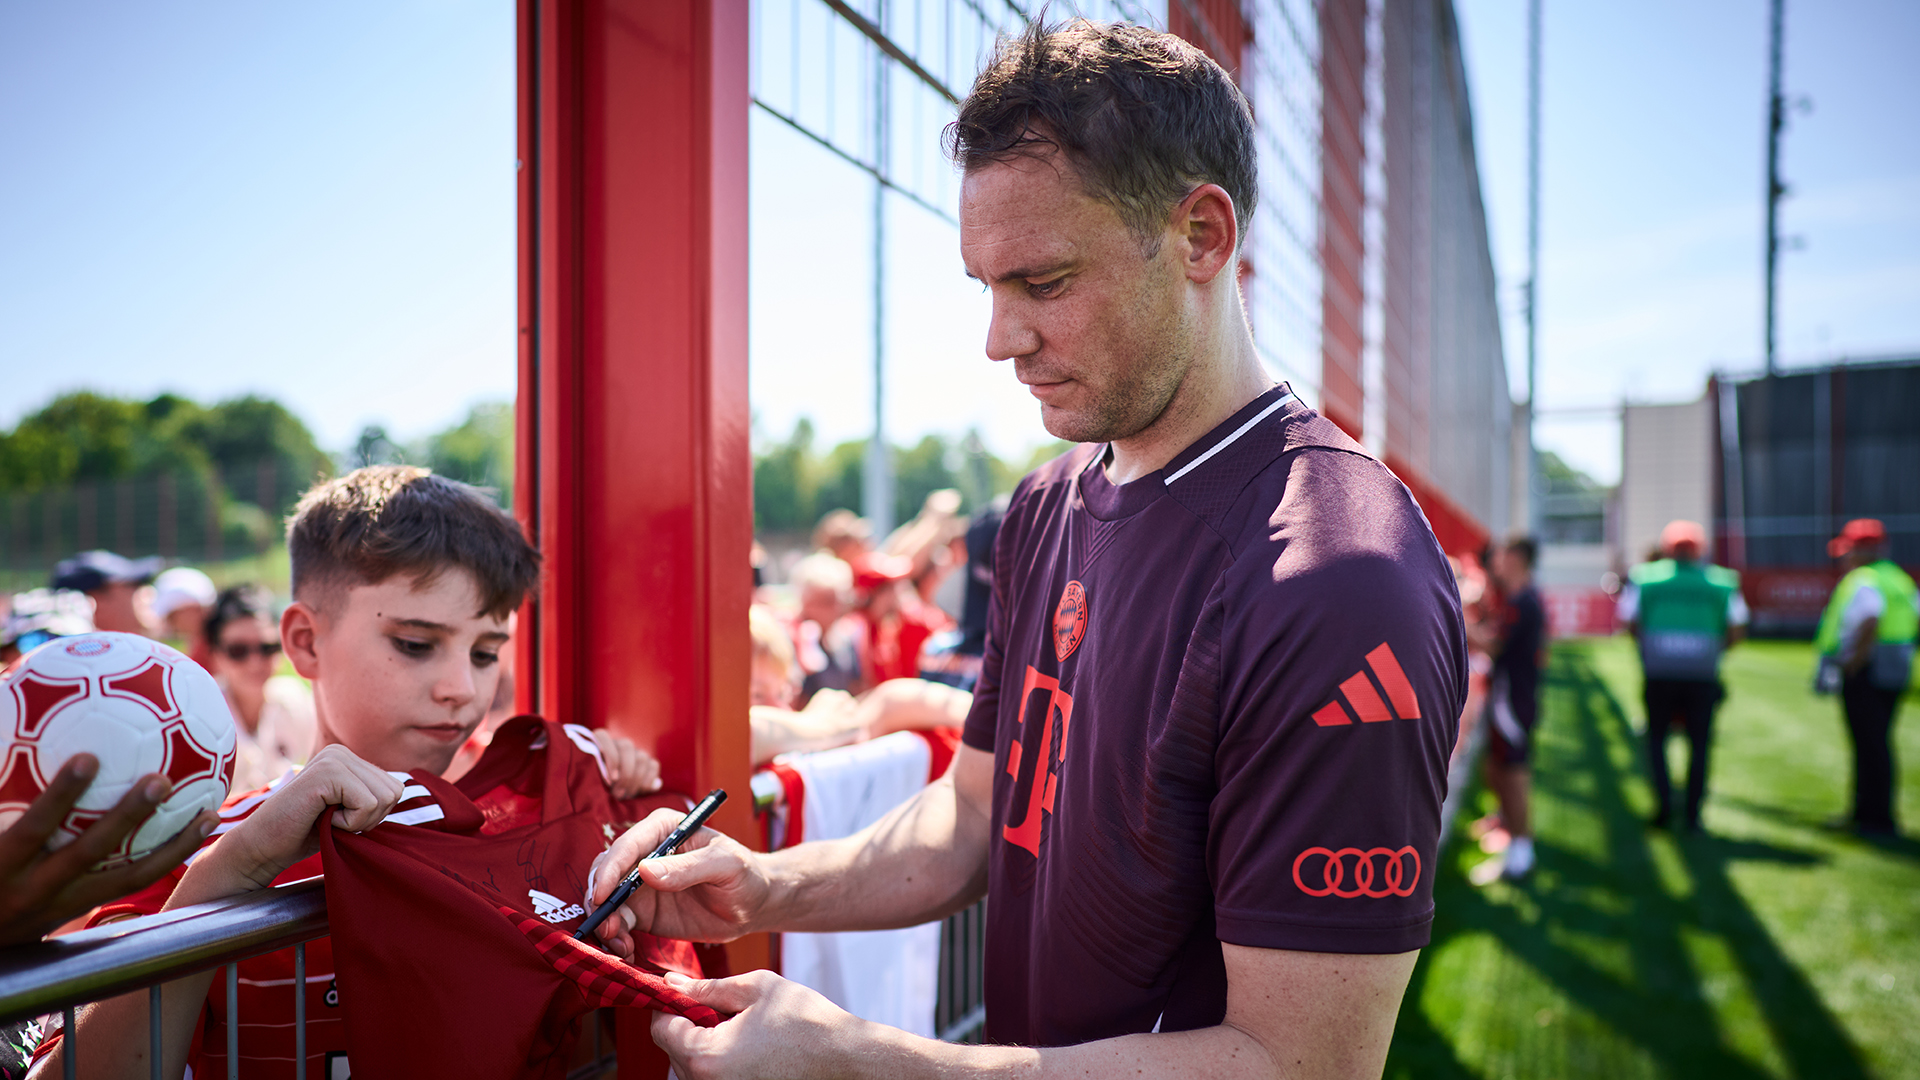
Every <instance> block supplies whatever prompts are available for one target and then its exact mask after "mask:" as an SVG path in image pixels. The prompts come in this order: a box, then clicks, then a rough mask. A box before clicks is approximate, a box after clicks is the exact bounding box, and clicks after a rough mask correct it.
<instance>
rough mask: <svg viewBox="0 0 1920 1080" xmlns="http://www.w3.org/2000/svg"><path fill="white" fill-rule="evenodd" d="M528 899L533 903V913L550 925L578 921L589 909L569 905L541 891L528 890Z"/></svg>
mask: <svg viewBox="0 0 1920 1080" xmlns="http://www.w3.org/2000/svg"><path fill="white" fill-rule="evenodd" d="M527 899H529V900H531V901H533V913H534V914H535V915H538V916H540V917H541V918H542V919H545V920H547V921H548V922H550V923H563V922H566V921H567V920H568V919H578V918H581V917H583V916H585V915H586V913H587V909H586V908H583V907H581V906H580V905H579V904H569V903H567V902H566V901H565V900H562V899H560V898H559V897H557V896H555V895H553V894H552V893H543V892H541V891H540V890H539V889H528V890H527Z"/></svg>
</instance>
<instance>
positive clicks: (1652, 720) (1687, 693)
mask: <svg viewBox="0 0 1920 1080" xmlns="http://www.w3.org/2000/svg"><path fill="white" fill-rule="evenodd" d="M1706 544H1707V533H1706V530H1705V529H1703V528H1701V527H1700V525H1698V524H1697V523H1695V522H1692V521H1673V522H1669V523H1668V524H1667V527H1666V528H1665V529H1663V530H1661V532H1660V550H1661V552H1662V553H1663V554H1664V556H1665V557H1664V558H1661V559H1658V560H1655V561H1653V562H1648V563H1642V564H1641V565H1639V566H1636V567H1634V568H1633V570H1632V571H1630V572H1629V573H1628V575H1627V586H1626V588H1624V589H1623V590H1621V594H1620V600H1619V606H1618V608H1617V609H1616V611H1617V613H1618V615H1619V617H1620V621H1622V622H1624V623H1626V624H1627V630H1628V632H1629V633H1631V634H1632V635H1633V639H1634V641H1636V642H1638V643H1639V646H1640V669H1641V672H1642V673H1643V674H1644V675H1645V677H1646V683H1645V691H1644V693H1645V700H1646V705H1647V774H1648V776H1649V777H1650V778H1651V779H1652V781H1653V796H1654V800H1655V803H1656V809H1655V811H1654V815H1653V821H1652V822H1651V824H1652V825H1653V827H1654V828H1665V827H1666V825H1667V822H1668V819H1669V818H1670V817H1671V815H1672V811H1673V785H1672V783H1671V781H1669V780H1668V778H1667V732H1668V729H1669V727H1670V725H1671V724H1672V722H1673V720H1674V719H1675V718H1676V717H1678V718H1679V719H1680V721H1681V723H1682V725H1683V726H1684V727H1685V729H1686V733H1687V751H1688V754H1687V757H1688V760H1687V805H1686V816H1685V817H1684V818H1683V819H1682V820H1681V825H1682V827H1683V828H1685V829H1686V830H1687V831H1688V832H1694V831H1697V830H1698V829H1699V828H1700V804H1701V801H1702V800H1703V799H1704V798H1705V797H1706V793H1707V758H1708V754H1709V752H1710V750H1711V748H1712V745H1713V713H1714V709H1715V708H1716V707H1718V706H1719V704H1720V702H1721V700H1722V699H1724V698H1725V697H1726V692H1727V691H1726V687H1725V686H1724V685H1723V684H1722V683H1721V682H1720V657H1721V654H1722V653H1724V652H1725V651H1726V649H1727V648H1728V647H1729V646H1732V645H1735V644H1738V643H1739V641H1740V639H1741V638H1743V637H1745V636H1746V632H1747V621H1748V613H1747V602H1746V600H1745V599H1743V598H1742V597H1741V595H1740V575H1739V574H1737V573H1735V572H1733V571H1732V570H1728V569H1726V568H1724V567H1719V566H1714V565H1712V564H1711V563H1707V562H1705V561H1703V560H1702V558H1701V555H1702V553H1703V552H1704V551H1705V550H1706Z"/></svg>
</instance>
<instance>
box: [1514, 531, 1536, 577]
mask: <svg viewBox="0 0 1920 1080" xmlns="http://www.w3.org/2000/svg"><path fill="white" fill-rule="evenodd" d="M1507 550H1508V551H1511V552H1513V553H1514V554H1515V555H1518V556H1520V557H1521V558H1523V559H1525V560H1527V569H1529V570H1534V569H1537V568H1538V567H1539V566H1540V542H1539V541H1537V540H1535V539H1534V538H1533V537H1531V536H1516V537H1514V538H1513V539H1511V540H1509V541H1507Z"/></svg>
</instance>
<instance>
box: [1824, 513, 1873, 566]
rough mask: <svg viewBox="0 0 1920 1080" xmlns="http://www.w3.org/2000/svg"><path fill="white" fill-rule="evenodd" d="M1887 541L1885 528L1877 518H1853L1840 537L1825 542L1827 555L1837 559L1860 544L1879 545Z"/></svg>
mask: <svg viewBox="0 0 1920 1080" xmlns="http://www.w3.org/2000/svg"><path fill="white" fill-rule="evenodd" d="M1886 539H1887V527H1886V526H1885V525H1882V524H1880V522H1879V520H1878V519H1877V518H1854V519H1853V520H1852V521H1849V522H1847V527H1846V528H1844V529H1841V530H1840V535H1839V536H1836V537H1834V538H1833V539H1831V540H1829V541H1827V554H1828V555H1831V556H1833V557H1834V558H1836V559H1837V558H1839V557H1840V556H1842V555H1845V554H1846V553H1847V552H1849V551H1852V550H1853V549H1854V548H1856V547H1859V546H1860V545H1861V544H1881V543H1885V542H1886Z"/></svg>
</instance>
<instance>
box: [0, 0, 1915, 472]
mask: <svg viewBox="0 0 1920 1080" xmlns="http://www.w3.org/2000/svg"><path fill="white" fill-rule="evenodd" d="M1459 12H1460V20H1461V24H1462V28H1463V33H1464V36H1465V49H1466V55H1467V59H1468V63H1469V69H1470V70H1469V77H1470V80H1471V84H1472V90H1473V94H1474V105H1475V111H1476V122H1477V141H1478V145H1479V152H1480V161H1481V169H1482V175H1483V184H1484V188H1485V191H1486V195H1487V200H1488V210H1489V216H1490V219H1491V223H1492V224H1491V228H1492V233H1493V241H1494V251H1495V266H1496V270H1497V271H1498V273H1499V275H1500V278H1501V281H1502V283H1503V290H1502V300H1503V306H1504V308H1505V309H1506V310H1507V311H1509V312H1510V313H1511V315H1512V316H1513V317H1511V318H1509V320H1508V324H1507V325H1508V330H1509V336H1508V339H1507V340H1508V352H1509V357H1510V361H1511V365H1512V367H1513V369H1514V371H1515V374H1516V378H1515V379H1514V386H1515V389H1516V391H1518V389H1519V388H1520V386H1521V385H1522V383H1521V381H1520V379H1519V378H1518V377H1517V376H1518V373H1519V364H1520V359H1521V357H1522V355H1523V353H1522V349H1523V344H1524V341H1523V338H1522V337H1521V336H1520V333H1519V322H1518V319H1517V315H1518V311H1519V307H1518V303H1517V296H1518V293H1517V288H1516V286H1517V283H1518V282H1519V281H1520V280H1521V278H1522V276H1523V274H1524V272H1525V258H1524V255H1525V247H1524V244H1525V236H1524V231H1523V230H1524V197H1525V191H1524V187H1523V185H1524V176H1525V174H1524V156H1523V155H1524V135H1525V132H1524V127H1523V124H1524V98H1523V94H1524V89H1525V67H1524V61H1525V53H1524V45H1525V3H1524V0H1459ZM512 31H513V27H512V5H511V4H510V3H507V2H504V0H489V2H485V3H477V2H467V0H387V2H381V3H372V2H365V0H356V2H342V3H334V4H328V5H306V6H296V5H263V4H251V3H236V2H216V0H208V2H203V3H196V4H194V5H192V6H191V7H188V6H186V5H160V4H133V3H98V2H93V3H89V2H73V3H61V4H42V5H28V4H12V5H5V6H0V139H4V140H5V145H6V146H7V147H8V148H9V167H8V168H7V169H5V170H0V324H4V325H5V326H7V327H8V332H7V334H6V335H5V336H4V339H0V373H4V374H3V375H0V425H10V424H11V423H13V422H14V421H15V420H17V419H18V418H19V416H21V415H22V414H24V413H25V412H27V411H30V410H31V409H33V408H35V407H37V406H39V405H40V404H42V403H44V402H45V401H46V400H47V399H48V398H49V397H50V396H52V395H53V394H54V393H56V392H58V391H60V390H64V389H71V388H76V387H82V386H86V387H92V388H97V389H103V390H108V391H112V392H117V393H127V394H140V395H145V394H150V393H154V392H157V391H159V390H161V389H172V390H177V391H180V392H183V393H187V394H190V395H192V396H195V397H198V398H201V399H206V400H211V399H216V398H221V397H226V396H230V395H233V394H238V393H244V392H249V391H252V392H261V393H268V394H272V395H274V396H277V397H280V398H281V399H283V400H285V401H286V402H288V403H289V404H290V405H291V406H293V407H294V408H295V409H296V411H298V412H299V413H300V414H301V415H302V416H303V417H305V418H306V419H307V421H308V422H309V423H310V424H311V425H312V426H313V427H314V429H315V431H316V433H317V434H318V435H319V437H320V439H321V441H322V443H323V444H324V445H327V446H329V447H333V448H338V447H342V446H344V445H346V444H347V443H349V442H350V441H351V440H352V438H353V436H354V434H355V433H356V432H357V431H358V430H359V428H360V427H361V426H362V425H363V424H365V423H370V422H378V423H382V424H385V425H386V426H388V428H389V429H390V430H392V431H393V432H394V433H395V434H396V435H398V436H400V437H402V438H411V437H416V436H419V435H422V434H425V433H427V432H430V431H433V430H436V429H437V428H439V427H442V426H444V425H446V424H448V423H451V422H454V421H456V420H457V419H458V418H459V417H460V416H461V415H462V414H463V413H464V411H465V409H466V408H467V407H468V406H469V405H470V404H471V403H473V402H474V401H477V400H487V399H500V398H505V397H509V396H511V394H512V392H513V314H514V302H513V293H514V278H513V242H514V240H513V126H512V125H513V114H512V103H513V69H512V49H513V41H512ZM1544 40H1545V59H1546V64H1545V92H1544V101H1545V142H1544V148H1545V154H1544V162H1545V163H1544V194H1543V263H1544V265H1543V269H1542V279H1541V287H1540V301H1541V325H1542V337H1541V357H1542V365H1543V378H1542V388H1541V401H1542V404H1543V406H1544V407H1545V408H1548V409H1554V408H1567V407H1580V406H1589V405H1602V406H1604V405H1608V404H1612V403H1617V402H1618V401H1620V400H1621V399H1622V398H1631V399H1635V400H1677V399H1679V398H1683V397H1687V396H1691V395H1693V394H1696V393H1698V392H1699V389H1700V387H1701V386H1702V385H1703V383H1704V380H1705V377H1706V374H1707V372H1708V371H1709V370H1710V369H1712V368H1713V367H1715V366H1721V367H1731V368H1736V369H1749V368H1752V367H1753V366H1755V365H1756V364H1757V361H1758V357H1759V342H1760V273H1761V236H1762V233H1761V227H1762V220H1763V204H1762V201H1761V190H1762V183H1763V180H1762V169H1763V166H1764V160H1765V159H1764V154H1765V126H1764V125H1765V92H1766V67H1765V64H1766V3H1765V0H1737V2H1735V0H1722V2H1715V3H1711V4H1709V3H1693V4H1658V3H1651V2H1630V3H1615V4H1607V5H1595V4H1580V5H1575V4H1571V3H1554V2H1552V0H1549V2H1548V3H1547V19H1546V29H1545V39H1544ZM1916 46H1920V5H1913V4H1910V3H1900V2H1891V0H1880V2H1869V0H1827V2H1823V3H1821V4H1820V5H1818V6H1816V5H1813V4H1809V3H1806V2H1805V0H1800V2H1799V3H1797V4H1790V6H1789V11H1788V44H1787V85H1788V88H1789V90H1790V91H1791V92H1792V93H1793V94H1794V95H1796V96H1797V95H1803V94H1804V95H1807V96H1810V97H1811V98H1812V99H1813V103H1814V108H1813V111H1812V112H1811V113H1809V114H1804V115H1796V116H1795V118H1794V121H1793V126H1792V128H1791V129H1790V131H1789V133H1788V137H1787V142H1786V150H1785V155H1784V158H1785V173H1786V176H1787V177H1788V179H1789V180H1790V181H1791V182H1792V183H1793V185H1794V188H1795V192H1796V194H1795V197H1794V198H1792V199H1791V200H1789V201H1788V202H1787V204H1786V207H1785V211H1784V217H1783V228H1784V231H1786V232H1787V233H1789V234H1796V235H1800V236H1803V237H1804V238H1805V240H1806V247H1805V249H1804V250H1800V251H1795V252H1791V253H1789V254H1787V255H1786V256H1785V257H1784V258H1785V264H1784V267H1785V268H1784V271H1783V273H1782V277H1781V311H1782V317H1781V341H1782V353H1783V356H1784V357H1785V359H1786V361H1787V362H1788V363H1790V364H1791V363H1804V362H1811V361H1814V360H1818V359H1824V358H1827V357H1831V356H1837V355H1841V354H1853V355H1866V354H1873V353H1884V352H1895V351H1902V350H1911V351H1920V139H1915V138H1914V137H1913V134H1912V127H1913V118H1914V117H1915V116H1917V115H1920V65H1916V64H1914V63H1912V62H1911V55H1912V53H1913V52H1914V50H1915V48H1916ZM753 138H754V151H755V155H756V156H755V168H754V174H753V188H752V191H753V222H752V224H753V229H754V240H753V245H754V246H753V257H754V265H753V269H752V278H751V282H750V287H751V288H752V290H753V311H754V314H753V319H754V323H753V327H752V330H753V361H754V368H753V396H754V401H755V407H756V412H757V414H758V416H759V420H760V428H761V431H762V432H763V433H766V434H771V435H780V434H784V433H785V432H786V431H787V430H789V429H790V427H791V425H792V421H793V419H794V418H795V417H796V416H798V415H800V414H802V413H805V414H807V415H810V416H812V417H813V418H814V420H815V422H816V424H817V426H818V427H819V428H820V430H821V435H822V439H823V441H827V442H831V441H836V440H838V439H842V438H849V437H856V436H858V435H859V434H860V433H861V432H862V431H863V430H864V428H865V425H866V423H867V419H866V418H867V416H868V411H869V409H870V405H869V401H870V393H871V389H870V383H869V382H868V381H867V374H866V373H867V370H868V363H869V356H870V343H871V321H870V320H871V314H870V307H869V303H870V296H871V283H870V280H869V278H868V276H867V271H866V265H867V264H866V258H867V251H868V249H869V246H870V244H871V233H870V232H869V228H870V225H869V222H870V217H871V210H870V199H871V195H870V191H871V188H870V185H869V183H868V182H867V181H865V180H863V179H862V178H861V176H860V175H859V174H857V173H855V172H854V171H853V170H852V169H851V168H850V167H849V166H846V165H844V164H843V163H840V162H838V161H836V160H835V159H833V158H831V157H830V156H829V155H827V154H826V153H825V152H824V151H821V150H819V149H818V148H816V147H813V146H811V145H810V144H807V143H806V142H805V141H804V140H802V139H800V138H799V137H798V136H796V135H793V134H792V133H790V132H788V131H786V130H785V129H783V128H782V127H781V126H780V125H779V124H778V123H776V122H773V121H771V120H769V119H768V118H766V117H764V116H761V115H756V116H755V118H754V121H753ZM769 163H771V164H769ZM888 222H889V245H888V265H889V270H890V281H889V298H890V299H889V303H890V305H891V306H892V310H893V318H892V320H891V325H892V331H891V333H890V336H889V342H890V350H889V351H890V353H891V354H892V358H891V364H892V365H893V366H892V368H891V370H892V371H893V372H894V376H893V379H892V382H893V385H892V388H891V391H890V393H889V395H888V400H889V407H890V409H891V410H892V417H893V422H892V425H891V434H892V436H893V438H894V441H908V440H910V439H911V438H913V437H916V436H917V435H919V434H920V433H922V432H925V431H941V432H946V433H951V434H957V433H959V432H960V431H962V430H964V429H965V428H967V427H979V428H981V429H982V430H983V431H984V432H985V433H986V435H987V438H988V442H989V444H990V445H991V446H993V447H994V448H995V449H996V450H998V451H999V452H1001V453H1003V454H1006V455H1009V456H1015V455H1024V452H1025V450H1026V448H1027V447H1028V446H1030V445H1032V444H1034V443H1037V442H1039V441H1040V440H1041V439H1043V438H1044V435H1043V433H1042V432H1041V431H1040V430H1039V425H1038V423H1037V418H1036V415H1035V410H1034V408H1033V406H1032V404H1031V402H1030V401H1029V400H1028V399H1027V398H1026V396H1025V395H1024V394H1022V393H1020V389H1019V387H1018V386H1017V385H1016V384H1014V383H1013V381H1012V378H1011V375H1010V373H1008V372H1006V371H1005V370H1004V369H1002V368H1000V367H998V366H996V365H991V364H988V363H986V362H985V361H984V358H983V357H982V354H981V352H980V343H981V340H982V335H983V330H984V324H985V313H986V307H985V302H984V298H983V297H982V296H981V295H980V293H979V290H978V289H977V287H975V286H973V285H971V284H970V283H968V282H967V281H966V280H965V279H964V278H962V277H961V276H960V272H959V266H958V256H957V251H956V247H957V239H956V236H955V234H954V231H953V229H952V227H951V226H950V225H948V224H947V223H946V222H944V221H942V220H941V219H939V218H938V217H936V216H935V215H932V214H930V213H927V212H926V211H924V210H922V209H920V208H918V207H915V206H913V205H911V204H910V203H907V202H905V201H904V200H899V199H894V200H891V201H890V205H889V212H888ZM1543 441H1544V442H1545V443H1546V444H1547V445H1549V446H1553V447H1556V448H1558V449H1561V450H1562V451H1563V452H1565V453H1566V454H1567V455H1568V456H1569V457H1571V458H1573V459H1574V460H1575V461H1576V462H1577V463H1579V464H1581V465H1583V466H1584V467H1586V468H1588V469H1589V470H1590V471H1593V472H1594V473H1595V474H1597V475H1599V476H1601V477H1602V478H1605V479H1611V478H1612V477H1613V476H1614V475H1615V474H1617V471H1618V464H1617V449H1616V441H1617V434H1616V430H1615V428H1614V426H1613V425H1612V423H1611V421H1609V420H1607V419H1606V418H1605V417H1604V416H1596V417H1566V416H1559V417H1549V419H1548V421H1547V422H1546V423H1545V424H1544V425H1543Z"/></svg>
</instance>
